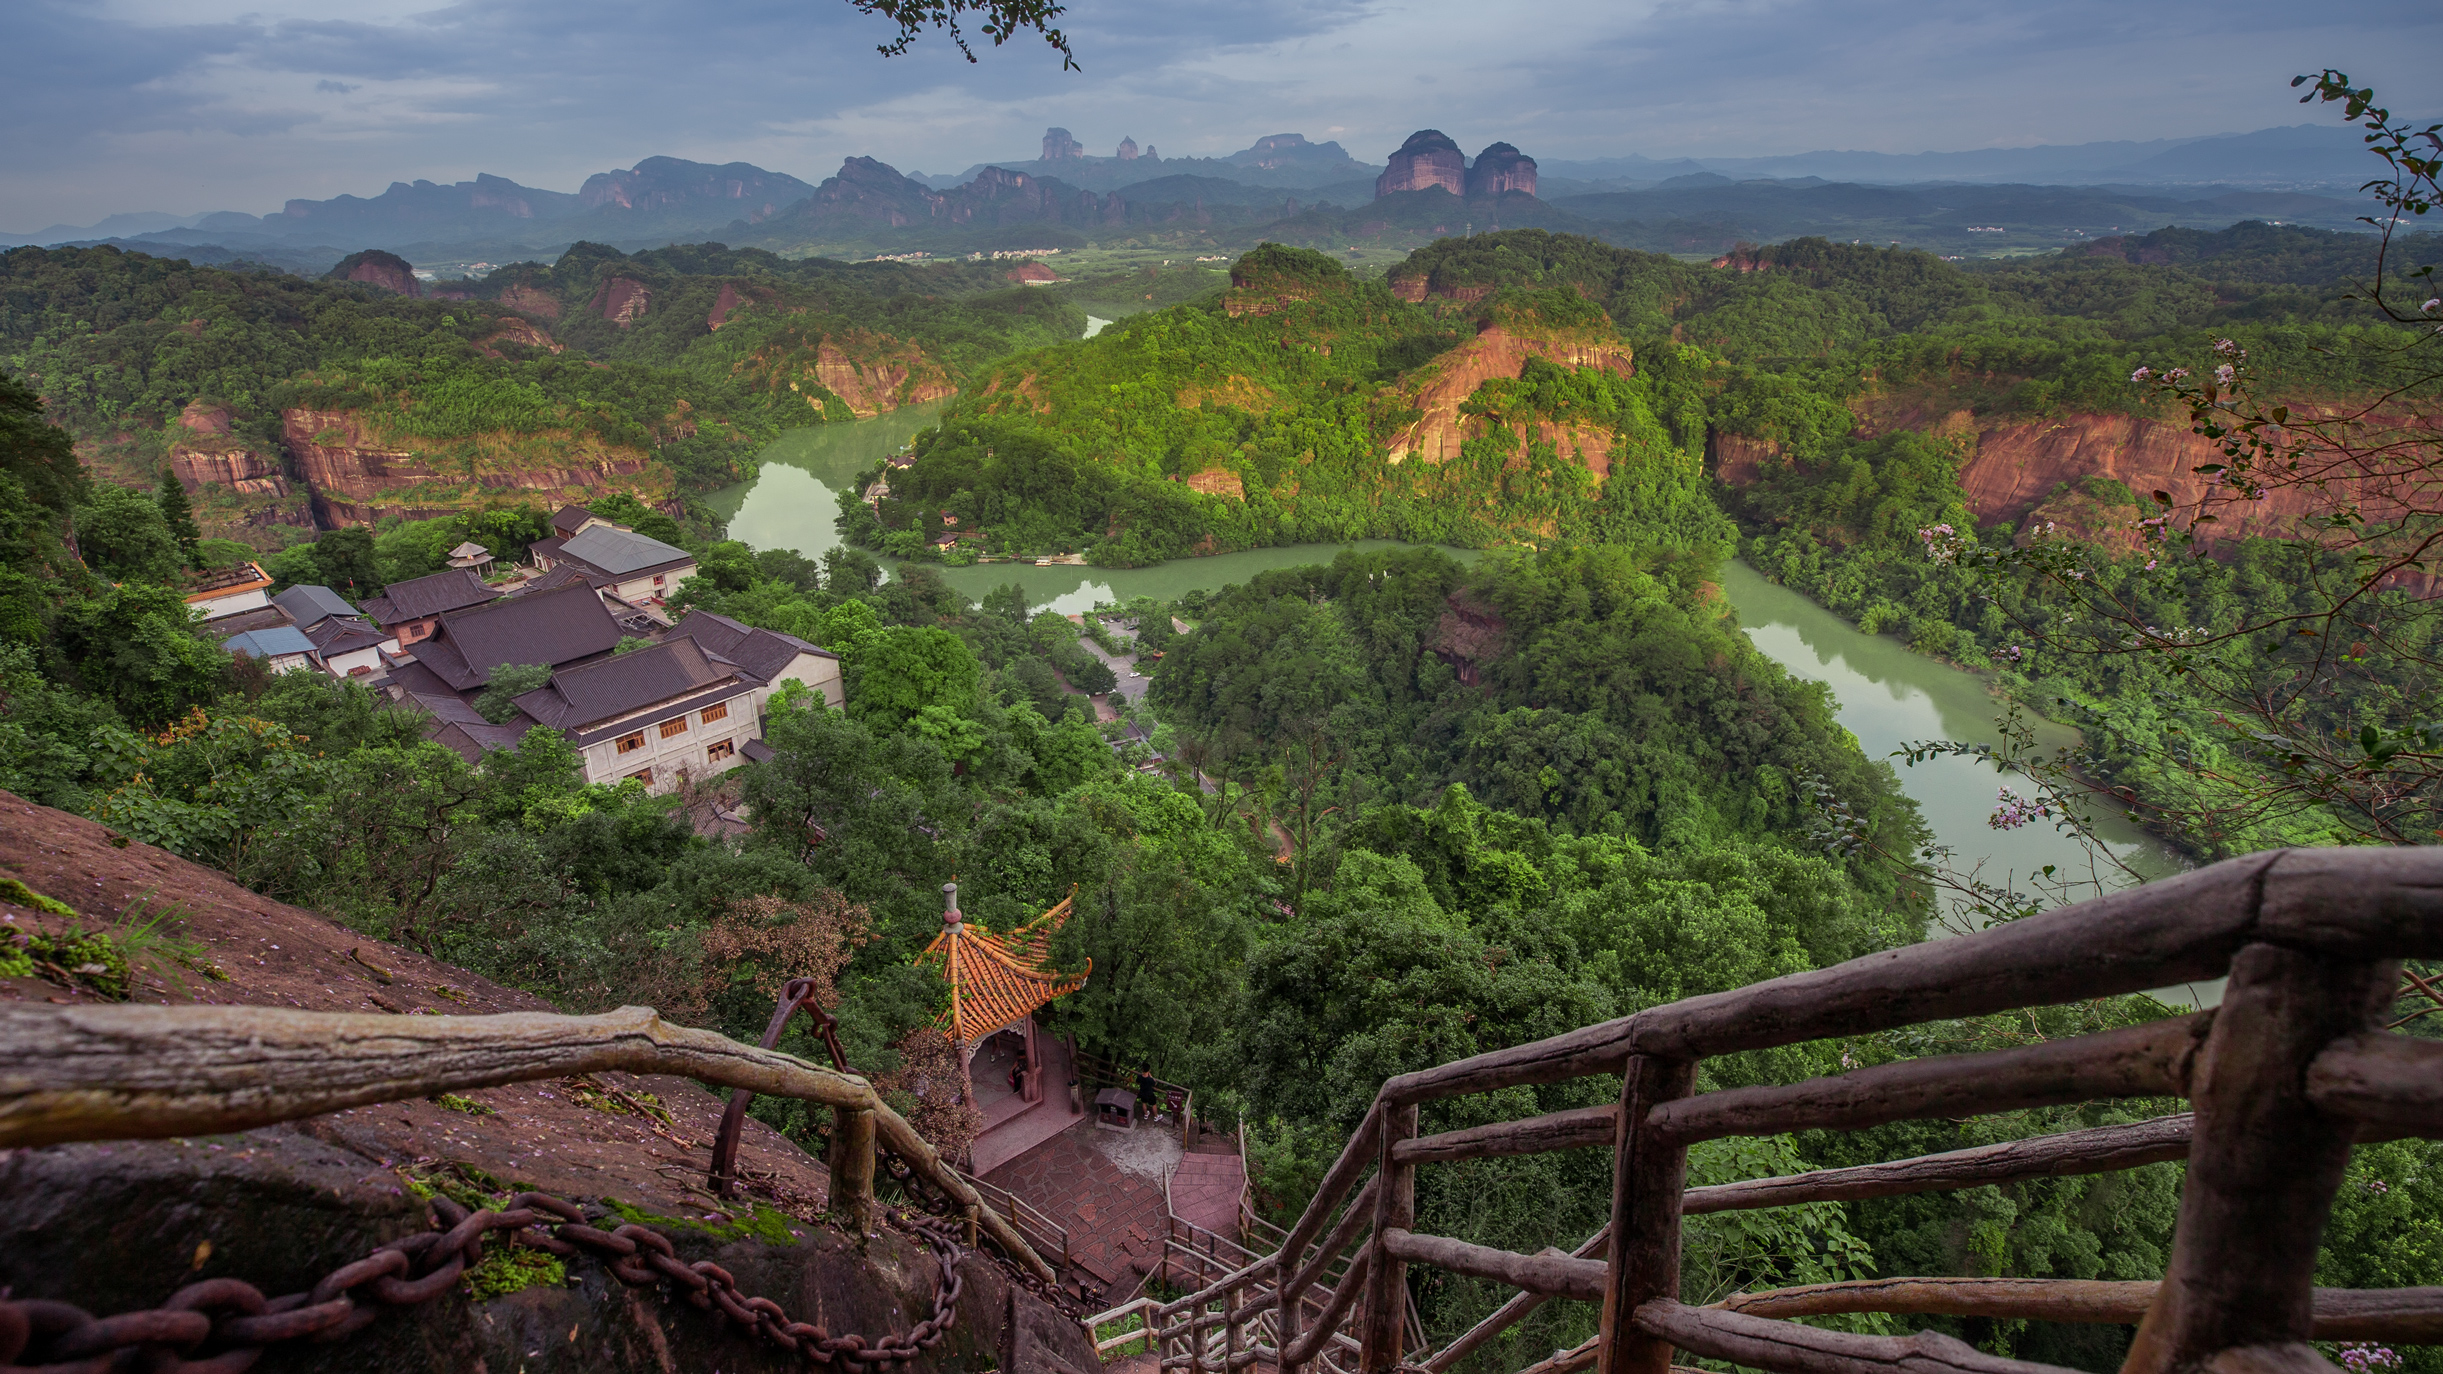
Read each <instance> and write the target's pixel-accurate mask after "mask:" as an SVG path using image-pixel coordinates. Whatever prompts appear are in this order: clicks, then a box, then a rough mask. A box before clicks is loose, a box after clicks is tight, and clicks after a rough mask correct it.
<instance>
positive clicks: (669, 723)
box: [662, 716, 687, 739]
mask: <svg viewBox="0 0 2443 1374" xmlns="http://www.w3.org/2000/svg"><path fill="white" fill-rule="evenodd" d="M686 733H687V717H685V716H681V717H679V718H678V719H677V720H666V721H663V722H662V738H663V739H668V738H670V737H671V736H672V735H684V734H686Z"/></svg>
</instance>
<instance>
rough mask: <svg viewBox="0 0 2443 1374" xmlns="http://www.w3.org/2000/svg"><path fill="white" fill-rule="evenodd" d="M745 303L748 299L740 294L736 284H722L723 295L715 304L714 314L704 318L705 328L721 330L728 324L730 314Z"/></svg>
mask: <svg viewBox="0 0 2443 1374" xmlns="http://www.w3.org/2000/svg"><path fill="white" fill-rule="evenodd" d="M745 303H746V297H744V296H741V295H739V294H738V288H737V286H736V285H735V284H733V283H730V282H723V283H721V295H720V297H719V298H718V299H716V300H715V301H714V302H713V308H712V313H711V314H709V315H706V316H705V317H704V327H705V328H706V329H719V328H720V327H721V326H723V325H725V324H728V323H729V319H730V312H731V311H733V310H735V309H737V308H738V307H739V306H741V305H744V304H745Z"/></svg>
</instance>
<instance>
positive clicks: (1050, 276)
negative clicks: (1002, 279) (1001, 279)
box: [1005, 262, 1060, 281]
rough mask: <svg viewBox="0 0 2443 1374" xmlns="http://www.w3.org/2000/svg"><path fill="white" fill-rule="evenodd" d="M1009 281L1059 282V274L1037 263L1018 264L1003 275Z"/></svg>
mask: <svg viewBox="0 0 2443 1374" xmlns="http://www.w3.org/2000/svg"><path fill="white" fill-rule="evenodd" d="M1005 275H1006V276H1008V278H1009V279H1010V280H1011V281H1059V280H1060V274H1059V273H1058V272H1055V271H1053V270H1052V269H1051V268H1049V267H1046V266H1044V265H1043V264H1042V263H1039V262H1029V263H1023V264H1020V265H1019V266H1018V267H1017V268H1016V269H1015V270H1013V271H1011V272H1008V273H1006V274H1005Z"/></svg>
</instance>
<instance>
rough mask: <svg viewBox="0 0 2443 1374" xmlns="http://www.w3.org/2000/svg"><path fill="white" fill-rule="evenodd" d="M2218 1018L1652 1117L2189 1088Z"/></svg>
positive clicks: (1759, 1094) (1717, 1132)
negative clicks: (2193, 1069) (2194, 1067)
mask: <svg viewBox="0 0 2443 1374" xmlns="http://www.w3.org/2000/svg"><path fill="white" fill-rule="evenodd" d="M2213 1023H2214V1013H2212V1012H2210V1011H2203V1012H2199V1013H2197V1014H2196V1015H2194V1016H2180V1017H2172V1018H2169V1019H2167V1020H2162V1021H2149V1022H2147V1023H2146V1024H2144V1025H2142V1026H2128V1027H2125V1028H2123V1029H2120V1030H2109V1031H2102V1032H2099V1033H2097V1034H2094V1035H2081V1036H2077V1037H2075V1038H2073V1039H2068V1040H2047V1041H2044V1042H2042V1043H2040V1044H2035V1045H2023V1046H2020V1047H2018V1048H2016V1049H2007V1050H1987V1051H1984V1052H1982V1053H1978V1054H1944V1055H1933V1056H1929V1057H1927V1058H1924V1059H1902V1060H1896V1061H1894V1062H1892V1063H1889V1064H1877V1065H1875V1066H1873V1067H1871V1068H1864V1069H1855V1070H1852V1071H1850V1072H1848V1073H1844V1074H1836V1075H1833V1076H1831V1077H1828V1078H1810V1079H1807V1080H1805V1081H1804V1082H1799V1083H1791V1084H1787V1085H1770V1086H1761V1087H1753V1088H1732V1089H1729V1090H1727V1091H1724V1092H1713V1093H1701V1094H1699V1095H1697V1096H1695V1097H1684V1098H1681V1099H1679V1100H1678V1101H1675V1102H1667V1103H1664V1104H1663V1105H1662V1106H1660V1107H1657V1108H1656V1109H1655V1111H1654V1114H1653V1116H1652V1117H1650V1118H1649V1122H1650V1124H1651V1125H1652V1126H1653V1128H1654V1130H1655V1131H1656V1133H1657V1134H1658V1135H1660V1136H1661V1137H1662V1138H1664V1139H1666V1140H1671V1141H1676V1142H1678V1143H1680V1144H1684V1145H1685V1144H1693V1143H1695V1142H1696V1141H1700V1140H1712V1139H1715V1138H1717V1137H1720V1136H1726V1135H1773V1134H1776V1133H1779V1132H1782V1131H1803V1130H1809V1129H1819V1128H1820V1129H1832V1130H1857V1129H1860V1128H1862V1127H1866V1126H1880V1125H1883V1124H1884V1123H1886V1122H1892V1121H1909V1120H1914V1119H1916V1118H1919V1117H1927V1116H1979V1115H1983V1114H1985V1113H1989V1112H2006V1111H2017V1110H2020V1109H2023V1108H2027V1107H2049V1106H2058V1105H2061V1104H2064V1103H2071V1102H2092V1101H2095V1100H2097V1099H2099V1098H2117V1097H2185V1096H2187V1095H2188V1078H2189V1064H2190V1061H2192V1060H2193V1059H2195V1058H2196V1055H2197V1047H2198V1046H2199V1044H2201V1043H2202V1042H2203V1040H2204V1038H2205V1032H2206V1030H2207V1029H2208V1028H2209V1027H2211V1026H2212V1025H2213Z"/></svg>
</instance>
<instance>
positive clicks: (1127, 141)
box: [1119, 138, 1137, 162]
mask: <svg viewBox="0 0 2443 1374" xmlns="http://www.w3.org/2000/svg"><path fill="white" fill-rule="evenodd" d="M1119 158H1120V161H1122V162H1134V161H1136V160H1137V141H1136V140H1135V139H1133V138H1122V139H1121V140H1120V152H1119Z"/></svg>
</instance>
